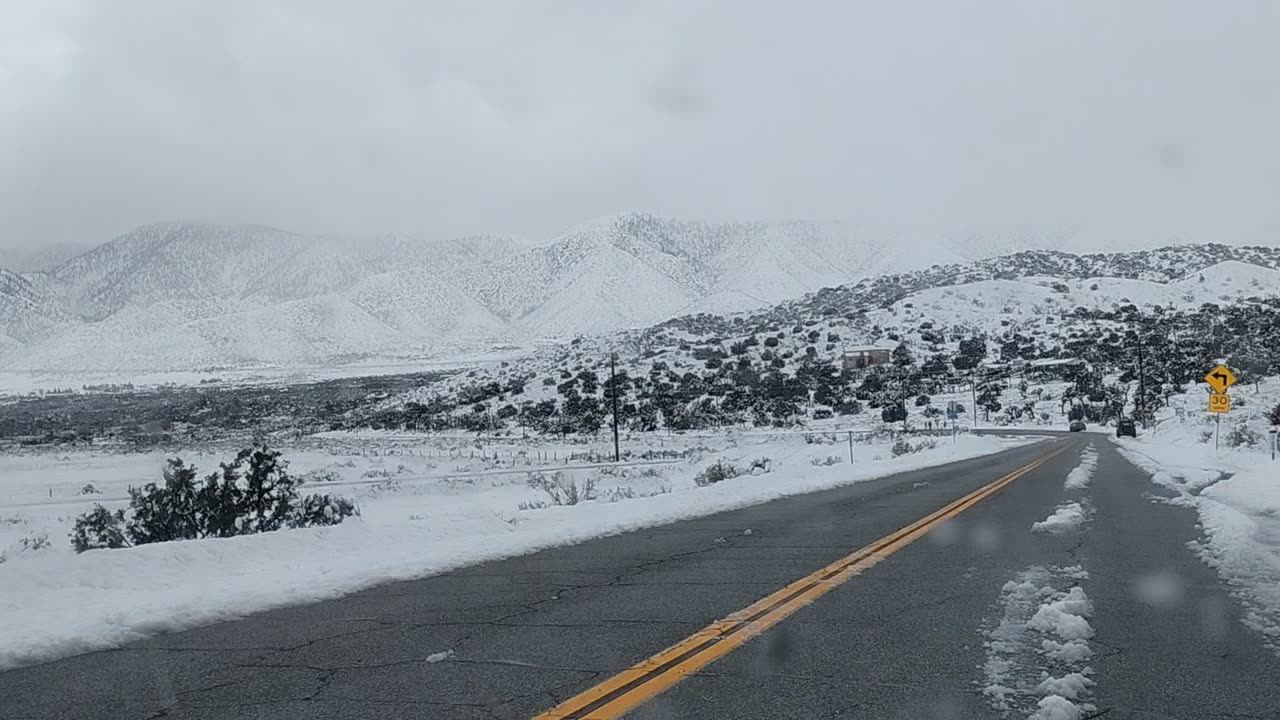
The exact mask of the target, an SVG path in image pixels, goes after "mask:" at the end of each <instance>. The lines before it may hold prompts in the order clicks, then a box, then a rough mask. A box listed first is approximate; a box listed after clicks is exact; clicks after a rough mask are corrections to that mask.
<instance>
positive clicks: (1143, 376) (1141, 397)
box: [1134, 327, 1147, 428]
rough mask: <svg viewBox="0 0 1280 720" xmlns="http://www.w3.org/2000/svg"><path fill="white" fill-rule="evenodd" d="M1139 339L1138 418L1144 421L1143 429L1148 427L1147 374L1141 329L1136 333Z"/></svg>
mask: <svg viewBox="0 0 1280 720" xmlns="http://www.w3.org/2000/svg"><path fill="white" fill-rule="evenodd" d="M1134 335H1135V336H1136V337H1137V338H1138V402H1137V403H1135V404H1136V405H1137V406H1138V417H1139V418H1140V419H1141V420H1142V427H1144V428H1145V427H1147V386H1146V383H1147V372H1146V366H1145V365H1144V363H1143V362H1142V330H1141V327H1139V329H1138V331H1136V332H1135V333H1134Z"/></svg>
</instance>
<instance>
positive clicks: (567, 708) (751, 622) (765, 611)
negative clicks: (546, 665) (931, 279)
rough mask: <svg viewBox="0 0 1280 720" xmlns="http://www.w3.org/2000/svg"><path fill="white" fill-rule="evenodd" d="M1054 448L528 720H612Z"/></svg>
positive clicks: (977, 498)
mask: <svg viewBox="0 0 1280 720" xmlns="http://www.w3.org/2000/svg"><path fill="white" fill-rule="evenodd" d="M1070 447H1071V444H1070V443H1069V442H1068V443H1067V444H1065V445H1063V446H1061V447H1059V448H1057V449H1056V450H1053V451H1051V452H1049V453H1047V454H1045V455H1043V456H1041V457H1040V458H1038V459H1036V460H1034V461H1032V462H1030V463H1028V464H1026V465H1024V466H1022V467H1020V468H1018V469H1017V470H1014V471H1013V472H1011V473H1009V474H1008V475H1005V476H1003V477H1000V478H998V479H996V480H993V481H991V482H990V483H987V484H986V485H983V486H982V487H980V488H978V489H977V490H974V491H973V492H971V493H969V494H968V495H965V496H964V497H962V498H960V499H959V500H956V501H954V502H952V503H949V504H948V505H946V506H945V507H943V508H941V509H939V510H936V511H934V512H932V513H930V514H928V515H926V516H925V517H923V518H921V519H919V520H917V521H915V522H913V523H911V524H910V525H907V526H906V527H904V528H901V529H900V530H897V531H895V532H893V533H890V534H889V535H886V536H885V537H883V538H880V539H879V540H877V541H875V542H873V543H871V544H870V545H867V546H866V547H863V548H861V549H860V550H858V551H856V552H854V553H852V554H850V555H847V556H845V557H843V558H841V559H839V560H837V561H835V562H833V563H831V564H830V565H827V566H826V567H824V568H822V569H821V570H818V571H816V572H813V573H810V574H809V575H807V576H805V577H803V578H801V579H799V580H797V581H795V582H793V583H791V584H790V585H787V586H786V587H784V588H782V589H781V590H778V591H776V592H774V593H772V594H770V595H768V596H767V597H764V598H762V599H760V600H758V601H756V602H754V603H752V604H751V605H748V606H747V607H745V608H743V609H742V610H739V611H737V612H735V613H732V614H730V615H727V616H726V617H724V618H722V619H720V620H717V621H715V622H713V623H711V624H710V625H708V626H706V627H705V628H703V629H701V630H699V631H698V632H696V633H694V634H692V635H690V636H689V637H687V638H685V639H684V640H681V641H680V642H678V643H676V644H675V645H672V646H671V647H669V648H667V649H666V650H663V651H662V652H660V653H658V654H657V655H654V656H653V657H651V658H649V659H648V660H644V661H643V662H640V663H639V664H637V665H634V666H632V667H631V668H629V669H627V670H624V671H622V672H621V673H618V674H617V675H614V676H613V677H611V678H609V679H608V680H605V681H604V682H602V683H600V684H598V685H596V686H595V687H592V688H590V689H588V690H586V691H584V692H582V693H581V694H579V695H576V696H574V697H572V698H570V699H568V700H566V701H565V702H563V703H561V704H559V705H557V706H556V707H554V708H552V709H550V710H548V711H546V712H544V713H542V714H541V715H538V716H537V717H536V718H535V719H534V720H612V719H613V718H618V717H621V716H622V715H623V714H625V713H627V712H628V711H630V710H633V709H634V708H636V707H637V706H639V705H640V704H642V703H644V702H645V701H646V700H649V699H650V698H652V697H654V696H655V695H657V694H658V693H661V692H662V691H664V690H666V689H667V688H669V687H671V686H672V685H675V684H676V683H678V682H680V681H681V680H682V679H684V678H685V677H686V676H688V675H690V674H692V673H695V672H697V671H698V670H701V669H702V668H704V667H706V666H707V665H709V664H711V663H712V662H714V661H715V660H717V659H718V658H720V657H723V656H724V655H727V654H728V653H730V652H732V651H733V650H735V649H737V648H739V647H741V646H742V645H743V644H744V643H746V642H747V641H748V640H750V639H751V638H753V637H755V636H757V635H759V634H760V633H762V632H764V631H765V630H767V629H769V628H771V627H773V626H774V625H776V624H778V623H779V622H782V620H784V619H786V618H787V617H789V616H790V615H791V614H793V613H794V612H796V611H797V610H799V609H800V608H802V607H804V606H806V605H808V604H810V603H812V602H813V601H814V600H816V599H818V598H820V597H822V596H823V595H825V594H827V593H828V592H831V591H832V590H833V589H835V588H836V587H838V586H839V585H841V584H843V583H844V582H845V581H847V580H848V579H849V578H851V577H854V576H855V575H858V574H859V573H861V572H863V571H864V570H866V569H867V568H870V567H871V566H873V565H875V564H876V563H878V562H880V561H881V560H883V559H885V558H887V557H889V556H890V555H892V554H894V553H895V552H897V551H899V550H901V549H902V548H904V547H906V546H907V545H910V544H911V543H913V542H915V541H916V540H918V539H920V538H921V537H924V535H926V534H927V533H928V532H929V531H930V530H932V529H933V528H934V526H936V525H938V524H940V523H942V522H945V521H947V520H949V519H951V518H953V517H955V516H957V515H959V514H960V513H962V512H964V511H965V510H968V509H969V508H970V507H972V506H974V505H976V504H978V503H980V502H982V501H983V500H985V499H986V498H988V497H990V496H991V495H994V494H995V493H997V492H999V491H1000V490H1002V489H1004V488H1005V486H1007V485H1009V484H1010V483H1012V482H1013V481H1015V480H1017V479H1018V478H1020V477H1022V476H1023V475H1026V474H1027V473H1029V472H1031V471H1033V470H1035V469H1036V468H1038V467H1040V466H1041V465H1043V464H1044V463H1045V462H1047V461H1048V460H1049V459H1050V458H1052V457H1054V456H1056V455H1058V454H1060V453H1062V452H1065V451H1066V450H1067V449H1068V448H1070Z"/></svg>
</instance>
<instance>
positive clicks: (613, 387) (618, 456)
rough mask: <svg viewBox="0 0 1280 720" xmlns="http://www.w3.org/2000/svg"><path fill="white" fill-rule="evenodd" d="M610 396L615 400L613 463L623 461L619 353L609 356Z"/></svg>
mask: <svg viewBox="0 0 1280 720" xmlns="http://www.w3.org/2000/svg"><path fill="white" fill-rule="evenodd" d="M609 394H610V395H611V396H612V399H613V461H614V462H620V461H621V460H622V452H621V449H620V448H619V446H618V353H610V354H609Z"/></svg>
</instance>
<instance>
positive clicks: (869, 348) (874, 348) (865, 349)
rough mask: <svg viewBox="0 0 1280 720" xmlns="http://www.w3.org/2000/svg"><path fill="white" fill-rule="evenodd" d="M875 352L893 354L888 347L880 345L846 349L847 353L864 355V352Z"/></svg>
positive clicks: (854, 346)
mask: <svg viewBox="0 0 1280 720" xmlns="http://www.w3.org/2000/svg"><path fill="white" fill-rule="evenodd" d="M875 351H880V352H893V351H892V350H890V349H889V348H887V347H880V346H878V345H853V346H851V347H846V348H845V349H844V352H845V353H862V352H875Z"/></svg>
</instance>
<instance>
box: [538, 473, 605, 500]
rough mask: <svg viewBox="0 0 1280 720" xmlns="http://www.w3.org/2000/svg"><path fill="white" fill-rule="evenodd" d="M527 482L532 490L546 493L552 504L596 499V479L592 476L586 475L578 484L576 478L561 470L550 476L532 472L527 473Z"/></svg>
mask: <svg viewBox="0 0 1280 720" xmlns="http://www.w3.org/2000/svg"><path fill="white" fill-rule="evenodd" d="M528 484H529V487H531V488H533V489H534V490H541V491H542V492H544V493H546V494H547V497H548V498H550V500H551V504H552V505H577V504H578V503H581V502H587V501H589V500H595V499H596V479H595V478H593V477H588V478H587V479H586V480H584V481H583V483H582V485H581V486H579V485H578V482H577V481H576V480H574V479H573V478H571V477H567V476H566V475H565V474H564V473H563V472H556V473H554V474H553V475H551V476H548V475H547V474H546V473H533V474H531V475H529V478H528Z"/></svg>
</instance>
